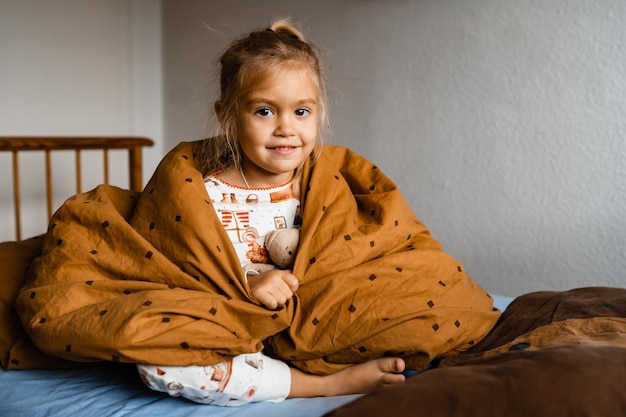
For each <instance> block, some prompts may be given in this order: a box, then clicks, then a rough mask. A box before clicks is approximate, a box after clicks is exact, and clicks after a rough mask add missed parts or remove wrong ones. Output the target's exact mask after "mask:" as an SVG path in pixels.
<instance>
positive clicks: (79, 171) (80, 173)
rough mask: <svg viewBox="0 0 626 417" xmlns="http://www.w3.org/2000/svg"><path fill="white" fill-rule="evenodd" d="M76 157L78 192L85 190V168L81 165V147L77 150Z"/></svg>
mask: <svg viewBox="0 0 626 417" xmlns="http://www.w3.org/2000/svg"><path fill="white" fill-rule="evenodd" d="M75 155H76V156H75V159H76V194H80V193H82V192H83V168H82V166H81V159H80V149H76V151H75Z"/></svg>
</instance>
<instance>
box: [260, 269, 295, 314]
mask: <svg viewBox="0 0 626 417" xmlns="http://www.w3.org/2000/svg"><path fill="white" fill-rule="evenodd" d="M248 284H249V285H250V290H252V295H253V296H254V297H255V298H256V299H257V300H259V302H261V304H263V305H264V306H266V307H267V308H269V309H271V310H273V309H275V308H277V307H278V306H282V305H284V304H285V303H286V302H287V300H289V299H290V298H291V297H292V296H293V293H294V292H296V290H297V289H298V287H299V286H300V282H299V281H298V278H296V277H295V275H293V274H292V273H291V271H286V270H281V269H272V270H271V271H267V272H263V273H261V274H259V275H249V276H248Z"/></svg>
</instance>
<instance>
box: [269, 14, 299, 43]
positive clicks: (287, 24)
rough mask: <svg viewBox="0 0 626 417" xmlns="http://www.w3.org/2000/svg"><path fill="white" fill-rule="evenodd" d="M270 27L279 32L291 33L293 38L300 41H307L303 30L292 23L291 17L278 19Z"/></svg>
mask: <svg viewBox="0 0 626 417" xmlns="http://www.w3.org/2000/svg"><path fill="white" fill-rule="evenodd" d="M268 29H269V30H271V31H273V32H276V33H278V34H285V35H289V36H291V37H292V38H296V39H298V40H299V41H300V42H306V39H305V38H304V35H303V34H302V32H300V31H299V30H298V29H296V28H295V26H293V25H292V24H291V21H290V20H289V19H280V20H277V21H275V22H273V23H272V24H271V25H270V27H269V28H268Z"/></svg>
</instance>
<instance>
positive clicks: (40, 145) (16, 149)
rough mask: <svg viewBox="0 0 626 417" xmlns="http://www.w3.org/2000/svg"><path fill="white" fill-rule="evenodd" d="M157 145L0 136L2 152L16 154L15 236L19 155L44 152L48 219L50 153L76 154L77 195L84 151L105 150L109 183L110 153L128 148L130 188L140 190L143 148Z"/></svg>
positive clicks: (122, 140) (17, 231)
mask: <svg viewBox="0 0 626 417" xmlns="http://www.w3.org/2000/svg"><path fill="white" fill-rule="evenodd" d="M153 144H154V142H153V141H152V140H151V139H148V138H143V137H118V136H116V137H105V136H98V137H92V136H89V137H77V136H76V137H74V136H68V137H61V136H50V137H46V136H41V137H20V136H0V151H10V152H12V153H13V159H12V165H13V172H12V183H13V208H14V212H15V235H16V239H17V240H20V239H21V235H22V231H21V214H20V213H21V207H20V167H19V157H18V155H19V153H20V152H31V151H40V152H43V153H44V156H45V158H44V160H45V179H46V202H47V209H48V217H50V216H52V195H53V193H52V185H53V178H52V163H51V158H50V154H51V153H52V152H54V151H61V150H64V151H67V150H73V151H74V152H75V158H74V159H75V165H76V169H75V172H76V176H75V181H76V193H80V192H82V174H81V171H82V168H81V163H82V158H81V151H83V150H99V151H102V155H103V158H104V161H103V170H104V172H103V178H104V181H103V182H104V183H106V184H108V182H109V150H112V149H122V150H123V149H126V150H128V168H129V170H128V172H129V187H130V189H133V190H137V191H141V188H142V186H143V183H142V181H143V179H142V149H143V148H144V147H146V146H152V145H153Z"/></svg>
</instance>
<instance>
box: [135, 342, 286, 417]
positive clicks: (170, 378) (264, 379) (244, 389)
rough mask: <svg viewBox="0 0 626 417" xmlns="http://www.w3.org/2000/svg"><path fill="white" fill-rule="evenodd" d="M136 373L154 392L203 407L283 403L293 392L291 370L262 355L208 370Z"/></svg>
mask: <svg viewBox="0 0 626 417" xmlns="http://www.w3.org/2000/svg"><path fill="white" fill-rule="evenodd" d="M137 370H138V371H139V375H140V376H141V379H142V380H143V382H144V383H145V384H146V385H147V386H148V387H150V388H151V389H153V390H155V391H161V392H165V393H167V394H169V395H171V396H172V397H184V398H186V399H188V400H191V401H194V402H197V403H201V404H213V405H220V406H237V405H243V404H247V403H249V402H258V401H269V402H280V401H283V400H284V399H285V398H287V395H288V394H289V390H290V388H291V371H290V370H289V366H287V364H285V363H284V362H281V361H279V360H276V359H273V358H270V357H269V356H266V355H264V354H262V353H260V352H259V353H251V354H243V355H239V356H235V357H234V358H233V359H231V360H228V361H225V362H220V363H218V364H215V365H209V366H156V365H137Z"/></svg>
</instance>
